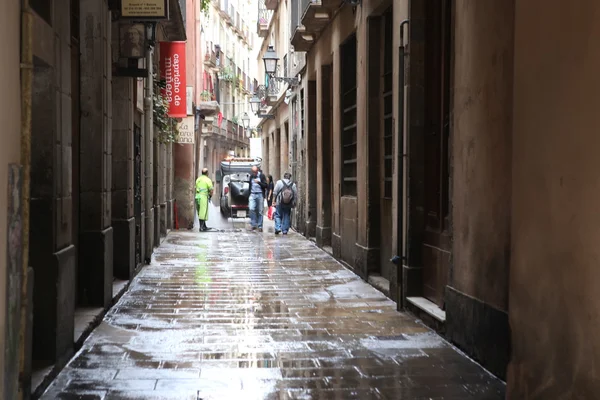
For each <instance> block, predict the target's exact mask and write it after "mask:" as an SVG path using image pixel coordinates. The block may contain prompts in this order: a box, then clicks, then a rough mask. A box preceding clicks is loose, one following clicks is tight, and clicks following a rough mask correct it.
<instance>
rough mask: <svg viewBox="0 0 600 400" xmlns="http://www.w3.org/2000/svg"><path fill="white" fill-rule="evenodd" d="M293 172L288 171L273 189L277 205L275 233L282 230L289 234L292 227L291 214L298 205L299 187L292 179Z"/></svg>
mask: <svg viewBox="0 0 600 400" xmlns="http://www.w3.org/2000/svg"><path fill="white" fill-rule="evenodd" d="M291 178H292V174H290V173H289V172H286V173H285V174H284V175H283V179H280V180H278V181H277V184H276V185H275V189H274V190H273V199H274V202H273V204H274V205H275V234H276V235H278V234H279V233H280V232H281V233H283V234H284V235H287V233H288V231H289V229H290V224H291V221H290V215H291V213H292V208H294V207H296V203H297V199H298V189H297V188H296V184H295V183H294V182H292V181H291Z"/></svg>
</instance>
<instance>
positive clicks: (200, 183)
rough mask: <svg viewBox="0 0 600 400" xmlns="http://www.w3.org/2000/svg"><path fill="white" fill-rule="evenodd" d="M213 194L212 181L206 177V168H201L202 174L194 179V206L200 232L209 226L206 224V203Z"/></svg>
mask: <svg viewBox="0 0 600 400" xmlns="http://www.w3.org/2000/svg"><path fill="white" fill-rule="evenodd" d="M212 195H213V183H212V181H211V180H210V178H209V177H208V169H207V168H204V169H202V175H200V176H199V177H198V179H196V208H197V211H198V220H199V222H200V232H205V231H207V230H209V229H210V228H209V227H207V226H206V221H207V220H208V204H209V201H210V198H211V197H212Z"/></svg>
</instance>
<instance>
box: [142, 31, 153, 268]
mask: <svg viewBox="0 0 600 400" xmlns="http://www.w3.org/2000/svg"><path fill="white" fill-rule="evenodd" d="M153 29H155V28H154V27H153ZM153 55H154V49H153V47H152V46H148V48H147V49H146V68H147V69H148V79H147V81H148V83H147V85H148V88H147V90H146V98H145V99H144V118H145V123H144V129H145V132H144V135H145V136H144V141H145V152H146V162H145V163H144V173H145V174H146V176H145V181H144V182H145V192H146V200H145V203H144V204H145V213H146V221H149V220H150V219H152V220H153V214H152V206H153V204H154V202H153V200H152V192H153V189H154V187H153V185H152V180H153V179H152V178H153V174H152V173H153V171H152V162H153V159H154V148H153V145H154V123H153V116H154V109H153V108H154V107H153V105H154V104H153V101H152V98H153V96H154V71H153V67H154V59H153V58H154V57H153ZM153 234H154V228H153V227H152V226H150V224H148V223H146V239H145V240H146V245H148V244H149V246H150V248H149V249H148V248H147V249H146V254H148V255H150V254H152V249H153V245H154V241H153V240H148V238H151V237H152V235H153ZM149 258H150V257H147V260H146V261H147V262H149V261H150V260H149Z"/></svg>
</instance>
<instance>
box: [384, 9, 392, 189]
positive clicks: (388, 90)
mask: <svg viewBox="0 0 600 400" xmlns="http://www.w3.org/2000/svg"><path fill="white" fill-rule="evenodd" d="M382 30H383V46H384V47H383V71H382V83H383V93H382V95H383V96H382V97H383V163H384V165H383V172H384V187H383V197H385V198H392V197H393V194H392V180H393V176H394V137H393V135H394V126H393V113H394V112H393V102H392V101H393V100H392V98H393V93H394V85H393V71H394V62H393V58H392V55H393V51H394V47H393V45H392V42H393V17H392V12H391V9H390V10H389V11H388V12H386V13H385V15H384V17H383V26H382Z"/></svg>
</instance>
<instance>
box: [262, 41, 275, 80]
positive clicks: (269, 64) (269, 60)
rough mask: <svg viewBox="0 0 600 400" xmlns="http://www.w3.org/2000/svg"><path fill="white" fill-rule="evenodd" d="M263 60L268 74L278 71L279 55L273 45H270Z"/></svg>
mask: <svg viewBox="0 0 600 400" xmlns="http://www.w3.org/2000/svg"><path fill="white" fill-rule="evenodd" d="M263 61H264V63H265V72H266V73H267V74H268V75H273V74H275V71H277V63H278V62H279V57H277V53H275V50H274V49H273V46H269V48H268V49H267V52H266V53H265V55H264V56H263Z"/></svg>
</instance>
